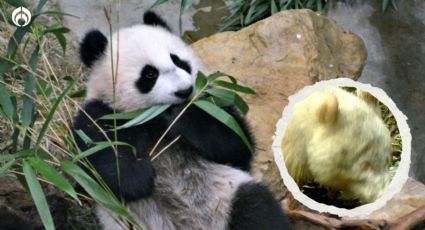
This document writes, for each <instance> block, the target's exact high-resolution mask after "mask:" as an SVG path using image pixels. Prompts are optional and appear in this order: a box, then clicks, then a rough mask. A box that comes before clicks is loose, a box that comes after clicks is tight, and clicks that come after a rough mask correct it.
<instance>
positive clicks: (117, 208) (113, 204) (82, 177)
mask: <svg viewBox="0 0 425 230" xmlns="http://www.w3.org/2000/svg"><path fill="white" fill-rule="evenodd" d="M60 167H61V168H62V169H63V170H64V171H65V172H66V173H67V174H69V175H70V176H72V177H73V178H74V179H75V180H76V181H77V182H78V184H80V185H81V187H83V188H84V190H86V192H87V193H88V194H89V195H90V196H91V197H93V198H94V199H95V200H97V201H98V202H99V203H101V204H102V205H103V206H105V207H106V208H108V209H109V210H111V211H113V212H114V213H116V214H118V215H120V216H123V217H125V218H127V219H129V220H132V218H131V216H130V215H129V214H128V212H127V211H126V210H125V208H124V207H123V206H122V205H121V204H120V203H119V202H118V200H117V199H116V198H115V197H114V196H113V195H112V194H110V193H108V192H107V191H105V189H103V188H102V187H101V186H100V185H99V184H98V183H97V182H96V181H94V180H93V179H92V178H91V177H90V176H89V175H87V173H85V172H84V171H83V170H82V169H81V168H80V167H78V166H77V165H76V164H74V163H73V162H71V161H62V162H61V164H60Z"/></svg>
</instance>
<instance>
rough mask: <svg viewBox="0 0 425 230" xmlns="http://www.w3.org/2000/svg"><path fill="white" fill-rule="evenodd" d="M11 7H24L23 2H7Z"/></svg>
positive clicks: (16, 0) (12, 0) (17, 0)
mask: <svg viewBox="0 0 425 230" xmlns="http://www.w3.org/2000/svg"><path fill="white" fill-rule="evenodd" d="M5 1H6V2H7V3H8V4H9V5H12V6H14V7H20V6H23V4H22V1H21V0H5Z"/></svg>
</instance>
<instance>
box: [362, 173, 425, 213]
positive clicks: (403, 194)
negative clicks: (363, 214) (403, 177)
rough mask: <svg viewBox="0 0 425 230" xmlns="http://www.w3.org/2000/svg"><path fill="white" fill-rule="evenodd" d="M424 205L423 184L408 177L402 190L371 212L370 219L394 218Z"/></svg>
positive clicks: (424, 188) (424, 187)
mask: <svg viewBox="0 0 425 230" xmlns="http://www.w3.org/2000/svg"><path fill="white" fill-rule="evenodd" d="M424 205H425V185H424V184H422V183H420V182H418V181H416V180H414V179H410V178H409V179H408V180H407V182H406V183H405V184H404V186H403V188H402V190H401V191H400V192H399V193H397V194H396V195H395V196H394V197H393V198H392V199H391V200H389V201H388V202H387V204H386V205H385V206H384V207H383V208H381V209H379V210H376V211H375V212H373V213H372V214H371V215H370V218H371V219H377V220H378V219H384V220H396V219H399V218H401V217H403V216H405V215H407V214H409V213H411V212H413V211H415V210H416V209H418V208H420V207H422V206H424Z"/></svg>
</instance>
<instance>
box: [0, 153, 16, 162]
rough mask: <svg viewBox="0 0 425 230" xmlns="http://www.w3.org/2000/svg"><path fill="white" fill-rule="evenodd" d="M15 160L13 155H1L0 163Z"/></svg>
mask: <svg viewBox="0 0 425 230" xmlns="http://www.w3.org/2000/svg"><path fill="white" fill-rule="evenodd" d="M14 159H15V157H14V156H13V155H11V154H0V162H5V161H11V160H14Z"/></svg>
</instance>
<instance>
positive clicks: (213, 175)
mask: <svg viewBox="0 0 425 230" xmlns="http://www.w3.org/2000/svg"><path fill="white" fill-rule="evenodd" d="M144 22H145V24H143V25H136V26H133V27H130V28H125V29H121V30H120V31H119V35H118V34H117V33H115V34H114V35H113V36H112V39H111V41H108V39H107V38H106V37H105V36H104V35H103V34H102V33H101V32H99V31H92V32H89V33H88V34H87V35H86V36H85V38H84V39H83V41H82V43H81V50H80V53H81V59H82V61H83V62H84V63H85V64H86V65H87V66H89V67H91V75H90V80H89V82H88V86H87V98H86V102H85V105H84V107H83V109H84V110H85V112H86V113H84V112H82V111H80V112H79V113H78V115H77V117H76V118H75V122H74V130H83V131H84V132H85V133H86V134H87V135H88V136H89V137H90V138H91V139H92V140H93V141H105V140H106V138H105V136H104V134H103V133H102V132H101V131H99V129H98V127H97V126H96V125H95V124H93V122H92V120H91V119H93V120H94V121H96V124H97V125H98V126H99V127H100V128H102V129H103V130H104V131H105V132H106V135H107V136H108V137H109V138H110V139H112V140H113V132H111V131H109V130H110V128H111V127H112V122H111V121H108V120H100V119H99V118H100V117H101V116H103V115H106V114H111V113H112V112H113V109H112V105H113V100H112V98H113V90H112V72H111V56H110V55H113V56H112V57H113V59H114V60H113V61H114V62H117V61H118V65H117V66H115V67H114V68H115V70H116V71H117V83H116V100H115V108H116V110H117V111H118V112H123V111H132V110H136V109H141V108H147V107H150V106H152V105H156V104H162V103H172V104H173V105H174V106H172V107H171V108H170V109H168V110H166V111H165V112H164V113H163V114H161V115H159V116H158V117H156V118H154V119H152V120H151V121H149V122H147V123H145V124H142V125H139V126H136V127H131V128H128V129H122V130H119V131H118V140H119V141H122V142H127V143H129V144H131V145H133V146H135V147H136V149H137V156H134V155H133V154H132V152H131V150H130V148H129V147H125V146H119V147H118V154H119V156H118V161H117V159H116V156H115V155H114V152H113V150H112V149H105V150H102V151H100V152H97V153H95V154H94V155H91V156H89V157H88V160H89V161H90V162H91V164H92V165H93V166H94V167H95V168H96V169H97V171H98V173H99V174H100V176H101V177H102V178H103V180H104V181H105V182H106V184H107V185H108V186H109V187H110V188H111V190H112V191H113V192H114V193H115V194H116V195H117V197H121V198H123V199H124V200H125V202H126V203H127V204H128V206H129V207H130V210H131V213H132V214H133V215H134V216H135V219H136V221H137V222H138V224H140V225H141V226H142V228H143V229H165V230H168V229H197V230H198V229H212V230H220V229H244V230H246V229H248V230H249V229H255V230H258V229H289V223H288V219H287V217H286V216H285V215H284V214H283V213H282V210H281V207H280V205H279V203H278V202H277V201H276V200H275V199H274V198H273V196H272V194H271V193H270V192H269V190H268V189H267V188H266V187H265V186H264V185H263V184H262V183H260V182H259V181H257V180H256V179H254V178H253V177H251V176H250V175H249V174H248V170H249V166H250V162H251V158H252V154H251V152H250V151H249V150H248V148H247V147H246V146H245V144H244V143H243V142H242V141H241V139H240V138H239V137H238V136H237V135H236V134H235V133H233V131H232V130H230V129H229V128H227V127H226V126H224V125H223V124H221V123H220V122H219V121H217V120H215V119H214V118H212V117H211V116H210V115H208V114H207V113H205V112H203V111H202V110H200V109H199V108H197V107H195V106H192V107H190V108H189V109H188V110H187V111H186V112H185V113H184V115H183V116H182V117H181V118H180V119H179V120H178V122H177V123H176V124H175V125H174V126H173V128H172V129H171V132H170V133H169V134H168V135H167V136H166V138H165V139H164V140H163V141H162V144H161V146H160V147H159V148H158V150H160V149H162V148H163V147H164V146H165V145H167V144H169V143H170V142H171V141H173V140H174V139H175V138H176V137H177V136H179V135H181V137H180V139H179V140H178V141H177V142H176V143H174V144H173V145H171V147H170V148H168V149H167V150H166V151H165V152H163V153H162V154H161V155H160V156H159V157H158V158H157V159H155V160H154V161H151V160H150V158H149V156H148V153H149V152H150V150H151V149H152V148H153V145H154V144H155V143H156V142H157V140H158V139H159V137H160V136H161V134H162V133H163V132H164V131H165V129H166V128H167V127H168V126H169V125H170V122H171V121H172V120H173V118H174V117H175V116H176V114H178V112H179V111H181V108H182V106H183V105H184V103H185V101H187V99H189V98H190V97H192V96H193V94H194V92H193V86H194V81H195V76H196V73H197V72H198V70H200V69H201V65H200V62H199V61H198V58H197V57H196V56H195V54H194V53H193V51H192V50H191V49H190V48H189V47H188V46H187V45H186V44H185V43H184V42H183V41H182V40H181V39H180V38H179V37H177V36H175V35H173V34H172V33H171V32H170V30H169V27H168V26H167V25H166V23H165V22H164V21H163V20H162V19H161V18H159V17H158V16H157V15H156V14H154V13H152V12H148V13H146V14H145V16H144ZM118 36H119V44H118ZM110 42H112V47H113V50H112V52H111V50H110V45H109V44H111V43H110ZM117 52H118V53H117ZM117 57H118V58H117ZM226 110H227V111H228V112H229V113H231V114H232V115H233V116H235V117H236V118H237V120H238V122H239V124H241V126H242V128H243V130H244V131H245V133H248V134H249V129H248V127H247V124H246V122H245V120H244V119H243V118H242V117H240V116H239V115H238V114H237V113H236V112H235V111H234V110H233V109H232V108H226ZM87 115H88V116H89V117H91V119H90V118H89V117H88V116H87ZM120 124H122V123H121V122H119V124H118V125H120ZM75 136H76V140H77V144H78V146H79V148H80V149H81V150H86V149H88V148H90V147H91V146H87V145H86V144H85V143H84V142H83V141H82V140H81V139H79V137H78V135H75ZM250 141H251V143H252V138H251V137H250ZM117 162H118V164H119V170H120V173H119V174H118V173H117V165H116V164H117ZM118 175H119V176H120V178H119V180H118ZM97 215H98V217H99V219H100V222H101V224H102V226H103V228H104V229H111V230H112V229H114V230H116V229H125V228H124V227H122V225H120V224H118V220H117V218H115V216H113V215H112V214H111V213H109V212H108V211H107V210H106V209H104V208H102V207H98V208H97Z"/></svg>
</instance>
